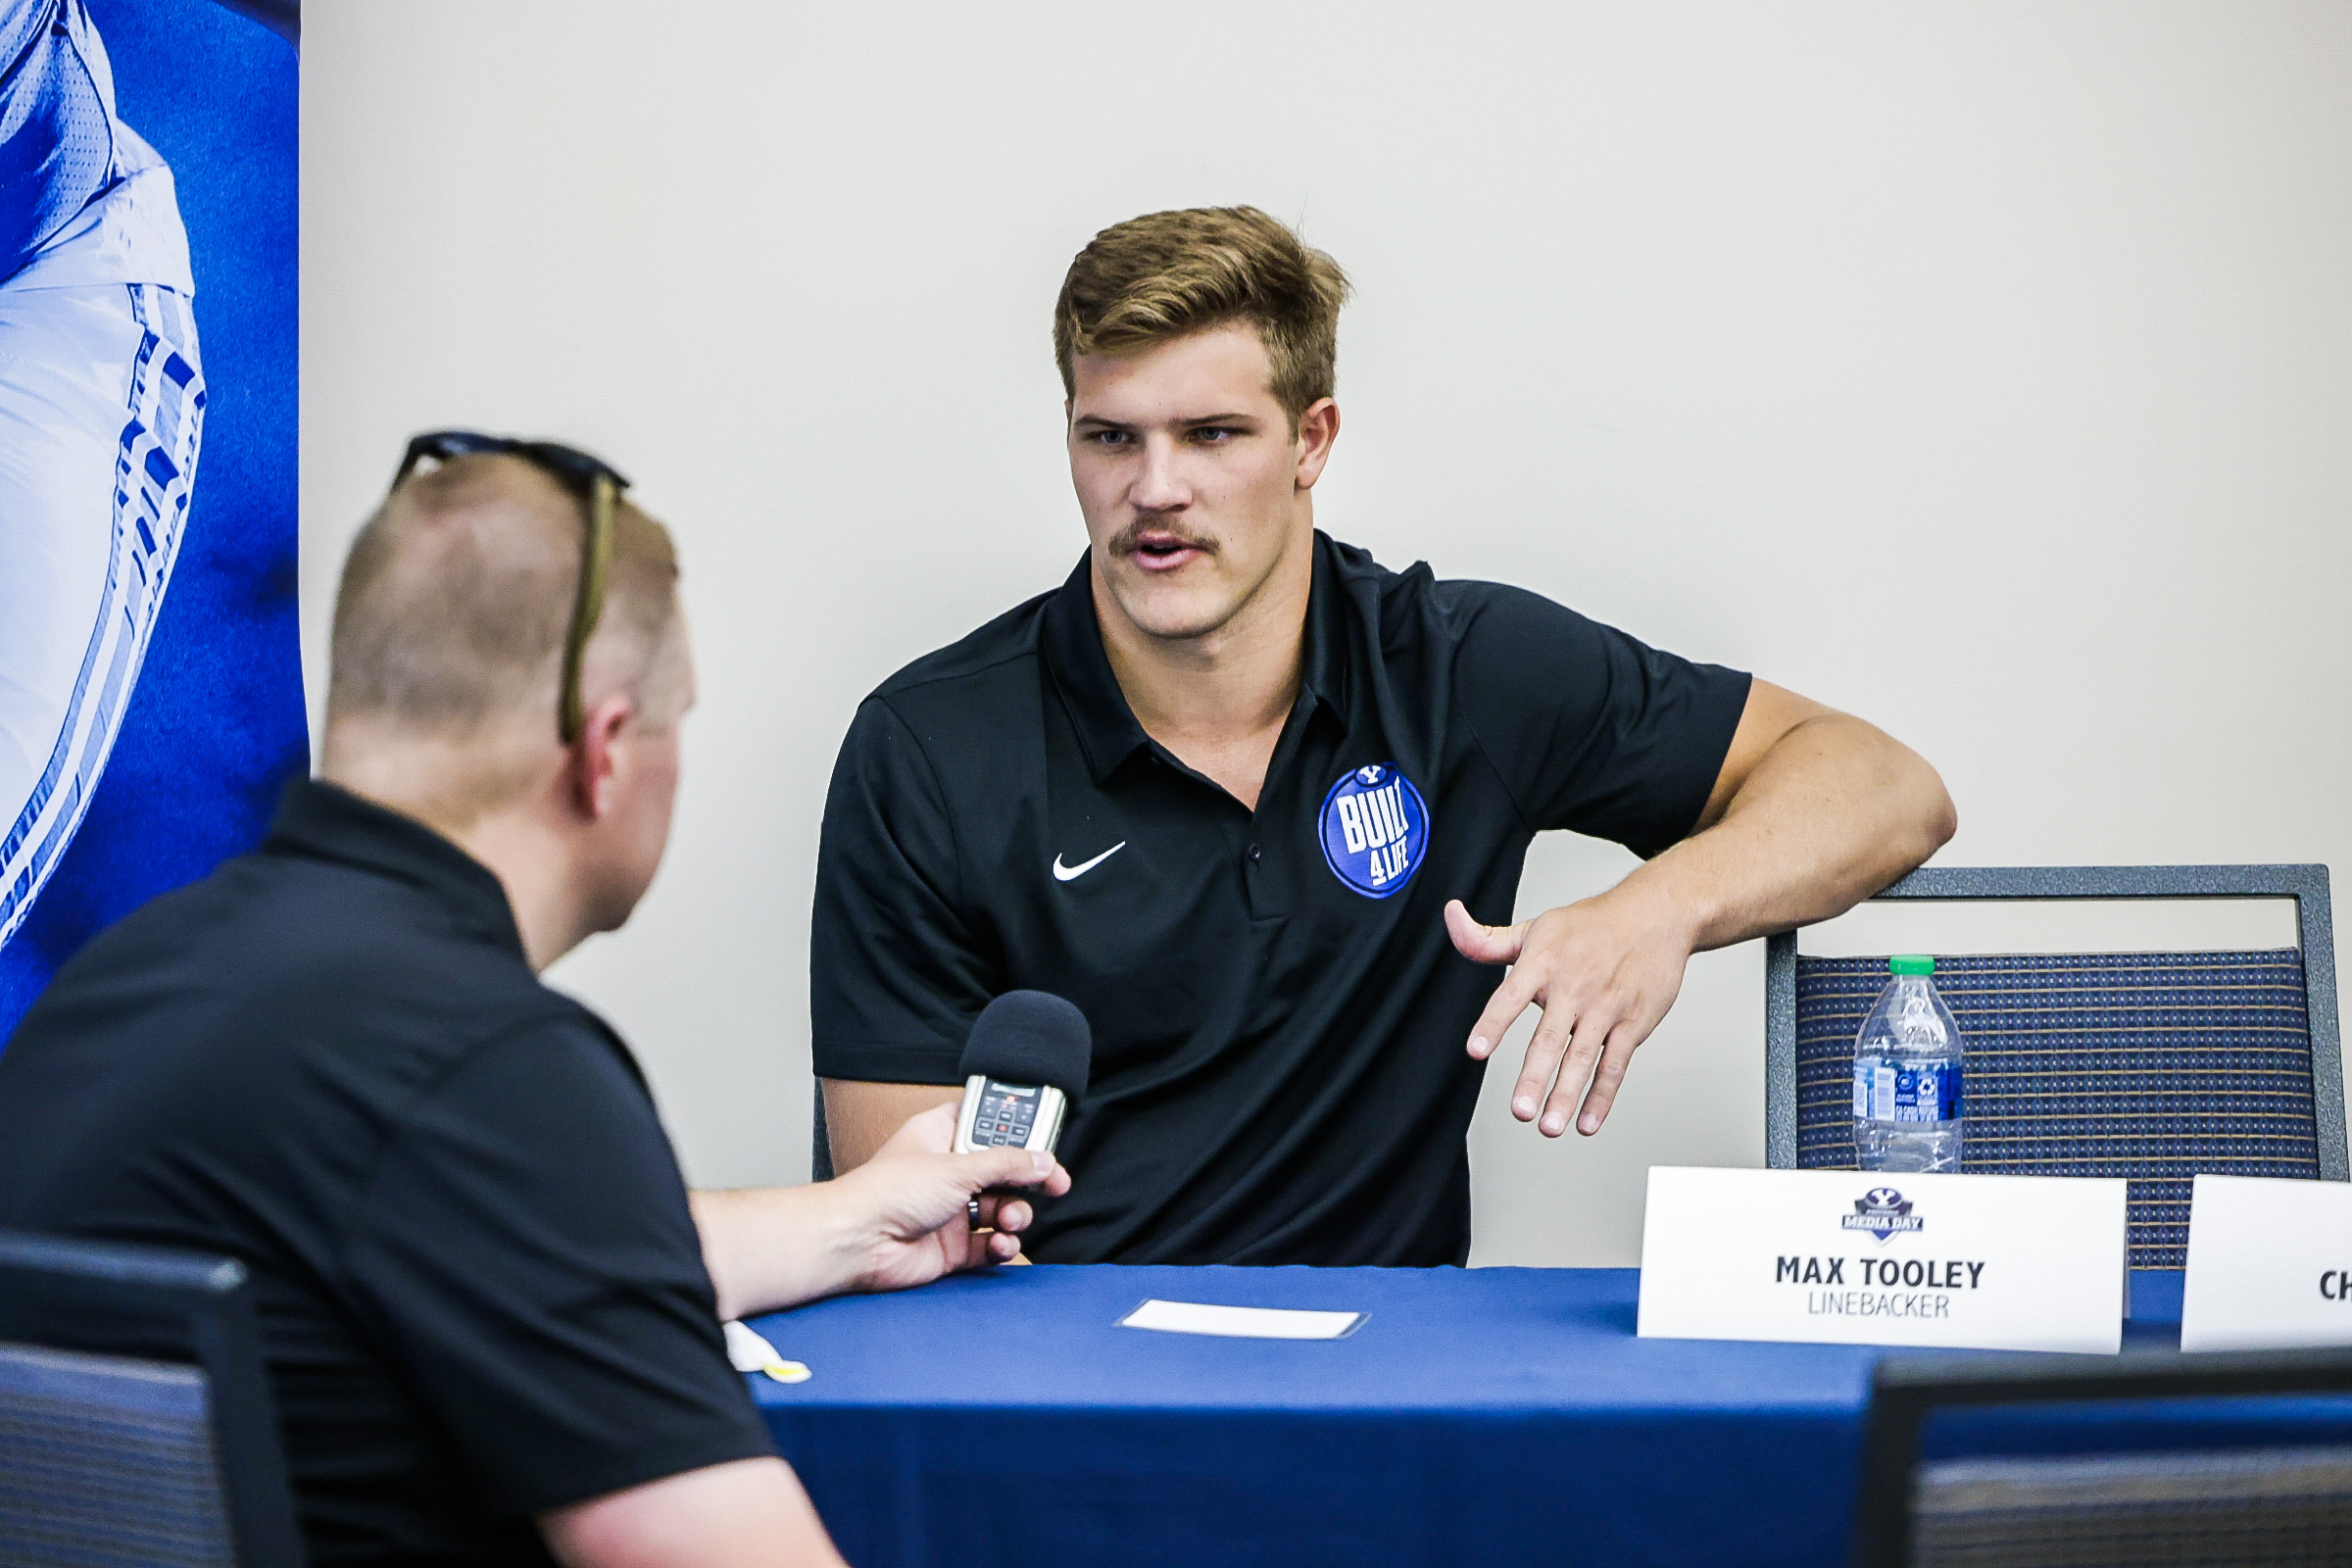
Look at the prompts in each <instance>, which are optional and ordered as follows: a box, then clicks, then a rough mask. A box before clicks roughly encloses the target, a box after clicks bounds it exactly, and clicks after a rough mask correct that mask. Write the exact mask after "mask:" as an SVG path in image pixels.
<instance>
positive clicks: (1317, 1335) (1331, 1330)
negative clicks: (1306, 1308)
mask: <svg viewBox="0 0 2352 1568" xmlns="http://www.w3.org/2000/svg"><path fill="white" fill-rule="evenodd" d="M1371 1315H1372V1314H1371V1313H1369V1312H1302V1311H1297V1310H1294V1309H1292V1308H1290V1307H1283V1306H1209V1305H1206V1304H1204V1303H1202V1302H1200V1301H1161V1300H1156V1299H1154V1300H1150V1301H1146V1302H1145V1303H1144V1304H1143V1305H1141V1306H1139V1307H1137V1308H1136V1309H1135V1310H1134V1311H1132V1312H1130V1313H1128V1314H1127V1315H1126V1316H1125V1317H1123V1318H1121V1319H1119V1327H1121V1328H1123V1329H1152V1330H1155V1331H1157V1332H1159V1333H1161V1334H1218V1335H1223V1336H1224V1337H1226V1338H1227V1339H1236V1340H1343V1339H1346V1338H1347V1337H1348V1335H1350V1334H1353V1333H1354V1332H1355V1331H1356V1330H1357V1329H1359V1328H1361V1327H1362V1326H1363V1322H1364V1319H1365V1318H1367V1317H1370V1316H1371Z"/></svg>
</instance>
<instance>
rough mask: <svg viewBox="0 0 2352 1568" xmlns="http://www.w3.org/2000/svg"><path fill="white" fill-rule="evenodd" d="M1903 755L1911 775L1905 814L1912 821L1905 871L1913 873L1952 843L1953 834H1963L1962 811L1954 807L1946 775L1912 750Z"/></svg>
mask: <svg viewBox="0 0 2352 1568" xmlns="http://www.w3.org/2000/svg"><path fill="white" fill-rule="evenodd" d="M1903 755H1904V759H1905V760H1906V761H1907V762H1908V763H1909V767H1908V769H1907V771H1908V772H1909V773H1910V774H1911V777H1910V778H1909V779H1907V780H1906V781H1905V783H1906V788H1905V790H1904V794H1905V795H1907V796H1908V797H1909V802H1910V809H1908V810H1907V811H1906V812H1905V813H1904V814H1905V815H1906V816H1907V817H1908V818H1909V819H1910V820H1909V832H1908V833H1906V834H1905V835H1904V839H1905V843H1906V851H1907V854H1906V856H1905V858H1906V861H1907V863H1906V864H1905V866H1904V869H1905V870H1909V869H1911V868H1912V867H1914V866H1917V865H1919V864H1921V863H1922V862H1923V861H1925V860H1926V859H1927V858H1928V857H1929V856H1931V855H1934V854H1935V853H1936V851H1937V850H1940V849H1942V848H1943V847H1944V846H1945V845H1946V844H1949V843H1951V842H1952V835H1953V834H1955V833H1957V832H1959V831H1960V809H1959V808H1958V807H1957V806H1954V805H1953V804H1952V792H1951V791H1950V790H1948V789H1946V788H1944V784H1943V775H1942V774H1940V773H1938V772H1936V769H1935V767H1934V765H1933V764H1931V763H1930V762H1929V761H1928V760H1927V759H1926V758H1924V757H1922V756H1920V755H1919V754H1918V753H1917V752H1914V751H1911V750H1910V749H1909V748H1908V747H1906V748H1904V752H1903Z"/></svg>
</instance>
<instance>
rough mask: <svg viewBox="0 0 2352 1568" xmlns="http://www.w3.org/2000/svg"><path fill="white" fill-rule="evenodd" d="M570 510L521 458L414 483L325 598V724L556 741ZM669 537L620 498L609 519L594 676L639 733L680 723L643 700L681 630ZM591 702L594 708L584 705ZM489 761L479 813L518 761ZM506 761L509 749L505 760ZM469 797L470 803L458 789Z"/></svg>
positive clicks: (661, 695)
mask: <svg viewBox="0 0 2352 1568" xmlns="http://www.w3.org/2000/svg"><path fill="white" fill-rule="evenodd" d="M585 526H586V520H585V517H584V515H583V508H582V505H581V503H580V501H579V499H578V498H577V497H575V496H573V495H572V494H571V493H570V492H569V491H567V490H565V489H564V487H563V486H562V485H560V484H558V483H557V482H556V481H555V480H554V479H553V478H552V477H550V476H549V475H548V474H546V473H544V472H542V471H541V470H540V469H538V468H537V467H535V466H532V465H531V464H528V463H526V462H524V461H522V460H521V459H519V458H515V457H509V456H504V455H491V454H475V455H468V456H465V457H459V458H453V459H451V460H449V461H448V462H446V463H443V464H441V465H439V466H436V467H432V468H428V469H423V470H420V471H418V472H417V473H414V474H412V475H410V476H409V477H408V478H407V479H405V480H403V481H402V482H401V483H400V485H399V486H398V487H397V488H395V489H394V490H393V492H392V494H391V495H389V496H387V497H386V498H385V499H384V504H383V505H382V506H381V507H379V508H377V509H376V512H375V515H374V516H372V517H370V518H369V519H368V523H367V525H366V526H365V527H363V528H362V529H361V530H360V536H359V538H358V539H357V540H355V541H354V542H353V544H352V547H351V554H350V556H349V557H348V558H347V559H346V560H345V561H344V563H343V579H342V583H341V586H340V588H339V589H338V591H337V593H336V596H335V621H334V632H333V645H332V655H331V664H330V669H329V674H328V677H327V698H326V714H327V724H328V727H329V728H330V729H332V728H333V727H334V726H335V725H336V724H337V723H338V722H339V721H342V720H346V719H359V720H365V721H367V722H368V723H369V725H370V726H371V727H380V728H388V729H391V730H394V731H398V732H401V733H407V734H412V735H416V736H419V737H425V736H429V737H433V738H437V739H441V740H445V741H466V740H470V739H473V738H475V737H483V736H485V735H486V732H488V731H491V730H493V729H499V728H512V729H513V730H514V731H515V734H516V735H517V736H527V737H530V738H532V740H533V741H534V743H535V742H536V741H537V740H538V739H539V738H540V737H539V733H538V732H539V730H541V729H544V730H545V732H546V733H545V736H544V739H545V740H547V741H554V740H555V739H556V738H557V732H558V725H557V713H556V709H557V704H558V695H559V688H560V685H561V682H562V670H563V662H564V636H565V633H566V632H567V631H568V630H569V628H570V623H571V608H572V599H573V596H574V594H575V592H576V591H577V588H578V584H579V574H580V567H581V545H582V535H583V530H584V528H585ZM677 585H678V557H677V550H676V547H675V546H674V545H673V544H672V543H671V541H670V537H669V530H667V529H666V528H664V527H662V524H661V523H659V522H656V521H655V520H654V519H653V518H652V517H650V516H648V515H645V513H643V512H642V511H640V510H638V508H636V507H635V506H633V505H631V504H630V503H629V502H628V501H627V500H626V499H625V498H624V499H623V500H622V501H621V502H620V503H619V505H618V506H617V507H616V508H615V509H614V512H613V554H612V561H611V564H610V566H609V567H608V570H607V576H606V586H605V602H604V612H603V613H602V615H601V616H600V617H599V618H598V621H597V625H596V631H595V634H594V636H593V637H592V638H591V640H590V648H591V650H592V651H593V654H592V659H591V665H592V667H593V668H596V669H598V670H601V671H603V672H604V673H603V675H602V676H601V677H600V678H601V680H602V683H603V684H604V685H605V686H606V687H607V688H608V690H610V689H611V688H612V687H613V685H614V672H616V671H617V672H618V685H619V686H620V687H621V689H625V690H628V691H630V692H631V693H632V695H635V696H637V697H638V698H639V710H640V721H641V722H644V723H646V724H648V725H649V726H651V727H656V728H659V727H662V726H664V725H666V724H668V723H670V722H672V721H674V720H675V718H676V717H677V714H676V713H675V712H674V711H669V708H670V707H671V705H670V704H669V703H668V702H667V699H668V697H669V695H670V694H669V693H667V692H653V691H645V690H643V688H644V687H646V686H647V685H648V684H649V677H651V676H652V675H653V674H654V671H655V669H656V666H657V665H658V664H666V663H668V662H670V661H665V660H663V659H662V653H663V650H664V648H665V645H666V644H667V642H668V640H669V636H670V631H671V627H672V625H673V623H674V622H675V621H676V620H677V618H678V593H677ZM586 695H587V700H588V702H589V703H590V704H591V705H593V704H594V703H595V702H596V701H597V700H599V697H600V695H602V694H599V693H596V692H590V693H588V694H586ZM500 750H501V748H500V747H498V746H496V745H488V746H486V747H485V749H484V765H485V769H486V770H487V773H488V774H490V775H497V776H496V777H489V776H486V777H485V778H484V779H483V780H481V781H480V785H481V788H480V789H478V790H475V791H472V792H470V793H472V794H475V795H476V796H480V797H483V798H482V799H478V800H477V801H476V802H475V804H476V805H487V804H494V803H493V802H492V801H491V800H489V799H488V797H492V796H495V795H496V794H497V793H498V792H499V790H500V789H501V788H503V787H504V782H503V776H504V775H505V774H507V773H510V772H512V770H513V769H512V766H511V765H510V763H511V761H512V759H511V758H510V759H509V760H508V761H506V762H502V761H500V760H497V759H496V758H495V757H494V756H493V755H492V754H494V753H497V752H499V751H500ZM505 750H507V751H510V752H512V751H513V748H511V747H510V748H506V749H505ZM461 793H466V792H463V791H462V792H461Z"/></svg>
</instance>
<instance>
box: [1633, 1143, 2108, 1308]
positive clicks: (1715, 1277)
mask: <svg viewBox="0 0 2352 1568" xmlns="http://www.w3.org/2000/svg"><path fill="white" fill-rule="evenodd" d="M2125 1259H2126V1252H2125V1248H2124V1183H2123V1182H2122V1181H2120V1180H2088V1179H2078V1178H2073V1177H2059V1176H1919V1175H1911V1174H1895V1173H1891V1172H1871V1171H1846V1170H1704V1169H1696V1168H1692V1167H1689V1166H1674V1165H1656V1166H1652V1167H1651V1168H1650V1172H1649V1206H1648V1209H1647V1211H1646V1212H1645V1214H1644V1215H1643V1218H1642V1310H1641V1319H1640V1322H1641V1332H1642V1336H1643V1337H1645V1338H1649V1339H1669V1340H1788V1341H1812V1342H1817V1343H1826V1344H1836V1345H1946V1346H1973V1347H1977V1348H1984V1349H2006V1350H2082V1351H2091V1352H2103V1353H2106V1354H2113V1353H2114V1352H2115V1351H2116V1350H2117V1349H2118V1348H2121V1346H2122V1344H2123V1330H2124V1290H2125V1279H2126V1276H2125V1272H2124V1270H2125Z"/></svg>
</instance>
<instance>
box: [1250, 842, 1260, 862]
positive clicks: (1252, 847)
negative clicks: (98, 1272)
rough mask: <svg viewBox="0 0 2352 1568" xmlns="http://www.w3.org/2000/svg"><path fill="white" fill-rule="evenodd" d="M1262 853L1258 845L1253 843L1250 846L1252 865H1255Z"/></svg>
mask: <svg viewBox="0 0 2352 1568" xmlns="http://www.w3.org/2000/svg"><path fill="white" fill-rule="evenodd" d="M1260 853H1261V852H1260V851H1259V849H1258V847H1257V846H1256V845H1254V844H1252V845H1250V864H1251V865H1255V864H1256V863H1257V858H1258V856H1259V854H1260Z"/></svg>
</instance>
